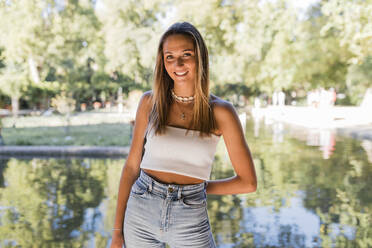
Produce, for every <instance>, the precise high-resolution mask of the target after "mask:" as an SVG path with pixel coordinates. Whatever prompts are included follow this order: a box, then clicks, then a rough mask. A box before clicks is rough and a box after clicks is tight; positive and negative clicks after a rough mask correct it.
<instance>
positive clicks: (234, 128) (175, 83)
mask: <svg viewBox="0 0 372 248" xmlns="http://www.w3.org/2000/svg"><path fill="white" fill-rule="evenodd" d="M221 136H223V139H224V141H225V144H226V147H227V150H228V153H229V157H230V160H231V163H232V165H233V167H234V170H235V173H236V176H234V177H231V178H226V179H221V180H213V181H209V176H210V172H211V165H212V162H213V158H214V154H215V151H216V145H217V142H218V141H219V139H220V137H221ZM256 186H257V182H256V174H255V169H254V165H253V160H252V157H251V154H250V151H249V148H248V146H247V143H246V141H245V139H244V133H243V129H242V126H241V124H240V121H239V118H238V116H237V114H236V111H235V109H234V107H233V106H232V105H231V104H230V103H229V102H226V101H224V100H222V99H220V98H218V97H217V96H214V95H212V94H210V93H209V62H208V50H207V47H206V45H205V43H204V40H203V38H202V37H201V35H200V33H199V32H198V30H197V29H196V28H195V27H194V26H193V25H191V24H189V23H187V22H183V23H175V24H173V25H172V26H171V27H170V28H169V29H168V30H167V31H166V32H165V33H164V34H163V36H162V37H161V39H160V43H159V47H158V54H157V59H156V67H155V72H154V85H153V90H152V91H148V92H145V93H144V95H143V96H142V98H141V100H140V103H139V106H138V110H137V114H136V120H135V126H134V129H133V140H132V144H131V148H130V151H129V155H128V158H127V160H126V162H125V165H124V168H123V171H122V176H121V179H120V186H119V194H118V202H117V209H116V217H115V224H114V228H113V234H112V243H111V247H122V245H123V244H125V247H126V248H147V247H165V244H168V245H169V246H170V247H192V248H204V247H205V248H207V247H215V243H214V240H213V236H212V233H211V228H210V224H209V219H208V214H207V208H206V194H219V195H223V194H241V193H250V192H254V191H255V190H256Z"/></svg>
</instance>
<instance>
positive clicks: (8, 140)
mask: <svg viewBox="0 0 372 248" xmlns="http://www.w3.org/2000/svg"><path fill="white" fill-rule="evenodd" d="M130 129H131V128H130V124H125V123H115V124H107V123H105V124H94V125H80V126H70V127H69V133H66V132H65V127H63V126H57V127H24V128H12V127H7V128H3V129H2V132H1V133H2V136H3V139H4V143H5V145H30V146H33V145H35V146H36V145H71V146H127V145H129V142H130Z"/></svg>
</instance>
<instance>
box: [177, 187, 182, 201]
mask: <svg viewBox="0 0 372 248" xmlns="http://www.w3.org/2000/svg"><path fill="white" fill-rule="evenodd" d="M181 192H182V187H178V194H177V200H180V199H181Z"/></svg>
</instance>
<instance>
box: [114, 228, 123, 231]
mask: <svg viewBox="0 0 372 248" xmlns="http://www.w3.org/2000/svg"><path fill="white" fill-rule="evenodd" d="M112 230H113V231H123V229H121V228H112Z"/></svg>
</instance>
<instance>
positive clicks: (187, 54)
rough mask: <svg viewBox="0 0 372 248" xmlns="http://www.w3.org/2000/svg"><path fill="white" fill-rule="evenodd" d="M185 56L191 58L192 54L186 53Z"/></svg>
mask: <svg viewBox="0 0 372 248" xmlns="http://www.w3.org/2000/svg"><path fill="white" fill-rule="evenodd" d="M183 56H185V57H188V56H191V53H185V54H184V55H183Z"/></svg>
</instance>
